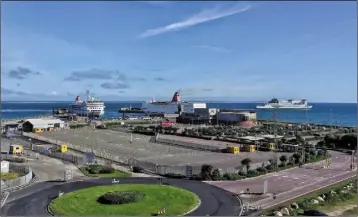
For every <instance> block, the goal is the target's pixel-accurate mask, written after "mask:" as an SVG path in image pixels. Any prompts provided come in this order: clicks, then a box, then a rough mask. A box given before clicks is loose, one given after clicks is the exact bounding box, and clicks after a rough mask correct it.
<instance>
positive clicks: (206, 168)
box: [200, 164, 213, 180]
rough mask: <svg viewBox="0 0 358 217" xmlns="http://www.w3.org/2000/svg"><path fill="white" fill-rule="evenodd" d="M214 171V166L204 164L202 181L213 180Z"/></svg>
mask: <svg viewBox="0 0 358 217" xmlns="http://www.w3.org/2000/svg"><path fill="white" fill-rule="evenodd" d="M212 170H213V166H212V165H209V164H203V165H202V166H201V173H200V175H201V178H202V180H210V179H211V178H212V176H211V172H212Z"/></svg>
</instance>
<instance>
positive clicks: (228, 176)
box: [223, 173, 243, 181]
mask: <svg viewBox="0 0 358 217" xmlns="http://www.w3.org/2000/svg"><path fill="white" fill-rule="evenodd" d="M223 178H224V179H226V180H229V181H235V180H239V179H242V178H243V177H242V176H240V175H239V174H236V173H225V174H224V176H223Z"/></svg>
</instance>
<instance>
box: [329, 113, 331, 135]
mask: <svg viewBox="0 0 358 217" xmlns="http://www.w3.org/2000/svg"><path fill="white" fill-rule="evenodd" d="M329 127H330V128H331V134H332V109H329Z"/></svg>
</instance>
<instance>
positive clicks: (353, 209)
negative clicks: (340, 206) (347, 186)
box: [342, 201, 358, 216]
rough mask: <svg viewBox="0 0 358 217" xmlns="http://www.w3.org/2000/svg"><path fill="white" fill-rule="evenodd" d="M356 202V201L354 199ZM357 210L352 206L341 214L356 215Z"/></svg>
mask: <svg viewBox="0 0 358 217" xmlns="http://www.w3.org/2000/svg"><path fill="white" fill-rule="evenodd" d="M356 202H357V201H356ZM357 214H358V210H357V207H354V208H352V209H350V210H347V211H345V212H344V213H343V214H342V216H357Z"/></svg>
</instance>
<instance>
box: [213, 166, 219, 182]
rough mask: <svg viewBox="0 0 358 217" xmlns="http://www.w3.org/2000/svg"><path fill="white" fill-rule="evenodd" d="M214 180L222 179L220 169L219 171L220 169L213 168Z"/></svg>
mask: <svg viewBox="0 0 358 217" xmlns="http://www.w3.org/2000/svg"><path fill="white" fill-rule="evenodd" d="M211 178H212V180H213V181H218V180H220V178H221V174H220V171H219V169H214V170H213V173H212V177H211Z"/></svg>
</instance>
